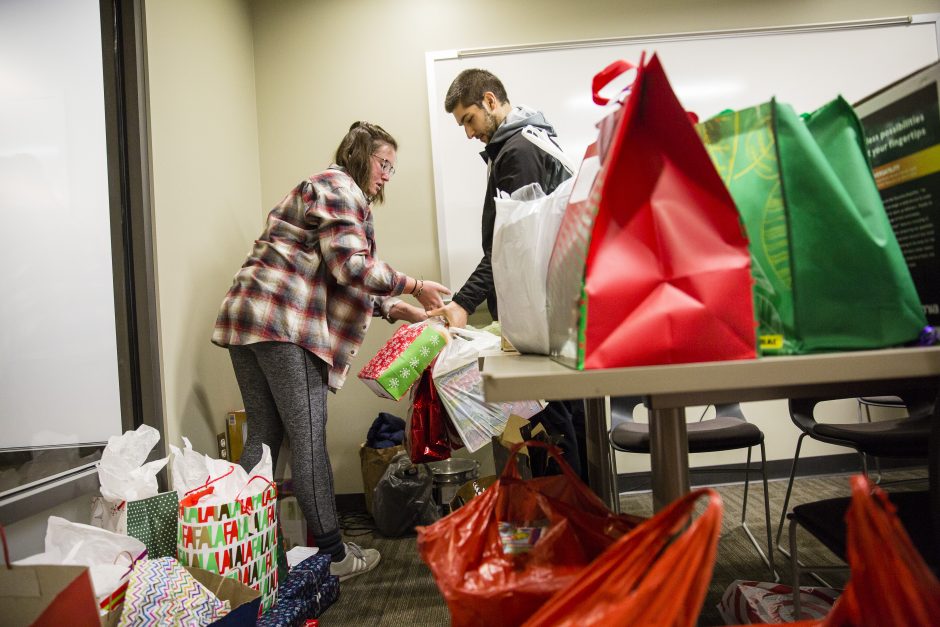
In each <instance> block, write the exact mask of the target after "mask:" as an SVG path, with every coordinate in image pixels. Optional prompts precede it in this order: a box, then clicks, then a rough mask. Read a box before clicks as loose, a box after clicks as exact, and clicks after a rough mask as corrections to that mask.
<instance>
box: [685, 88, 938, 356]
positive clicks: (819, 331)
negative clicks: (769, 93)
mask: <svg viewBox="0 0 940 627" xmlns="http://www.w3.org/2000/svg"><path fill="white" fill-rule="evenodd" d="M697 130H698V132H699V135H700V136H701V138H702V140H703V142H704V143H705V147H706V148H707V149H708V152H709V155H710V156H711V158H712V161H713V162H714V163H715V166H716V167H717V169H718V173H719V174H720V175H721V177H722V179H723V180H724V182H725V184H726V185H727V186H728V189H729V191H730V192H731V195H732V197H733V198H734V201H735V203H736V204H737V206H738V211H739V212H740V213H741V218H742V220H743V222H744V226H745V229H746V230H747V235H748V239H749V240H750V252H751V258H752V263H751V269H752V273H753V277H754V282H755V283H754V308H755V312H756V316H757V318H758V337H759V342H760V348H761V353H762V354H764V355H780V354H798V353H810V352H821V351H835V350H851V349H870V348H882V347H886V346H893V345H899V344H905V343H908V342H911V341H912V340H915V339H917V337H918V335H919V333H920V332H921V330H922V329H923V327H924V326H925V325H926V324H927V321H926V318H925V317H924V313H923V311H922V309H921V305H920V301H919V299H918V296H917V292H916V290H915V288H914V282H913V280H912V279H911V275H910V271H909V270H908V268H907V264H906V263H905V262H904V258H903V256H902V254H901V249H900V247H899V246H898V243H897V240H896V238H895V236H894V232H893V231H892V230H891V225H890V223H889V221H888V217H887V215H886V213H885V210H884V206H883V205H882V202H881V197H880V196H879V194H878V189H877V188H876V187H875V182H874V178H873V177H872V174H871V167H870V164H869V162H868V157H867V154H866V152H865V145H864V142H865V139H864V134H863V132H862V129H861V125H860V124H859V121H858V118H857V117H856V115H855V113H854V111H853V110H852V107H851V106H850V105H849V104H848V103H847V102H846V101H845V100H844V99H842V98H841V97H839V98H837V99H835V100H833V101H832V102H829V103H827V104H826V105H824V106H823V107H821V108H820V109H818V110H817V111H815V112H813V113H812V114H809V115H805V116H798V115H796V113H794V111H793V109H792V108H791V107H789V106H788V105H785V104H781V103H779V102H777V101H776V100H772V101H770V102H768V103H764V104H762V105H759V106H757V107H753V108H751V109H745V110H743V111H733V112H726V113H722V114H720V115H718V116H716V117H715V118H712V119H710V120H707V121H705V122H703V123H701V124H699V125H698V126H697Z"/></svg>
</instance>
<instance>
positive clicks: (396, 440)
mask: <svg viewBox="0 0 940 627" xmlns="http://www.w3.org/2000/svg"><path fill="white" fill-rule="evenodd" d="M404 441H405V421H404V420H402V419H401V418H399V417H398V416H393V415H392V414H388V413H386V412H384V411H383V412H380V413H379V415H378V417H376V419H375V420H373V421H372V426H371V427H369V433H368V435H366V446H368V447H370V448H389V447H392V446H398V445H399V444H401V443H402V442H404Z"/></svg>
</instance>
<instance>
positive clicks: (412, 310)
mask: <svg viewBox="0 0 940 627" xmlns="http://www.w3.org/2000/svg"><path fill="white" fill-rule="evenodd" d="M388 318H389V321H390V322H391V321H398V320H404V321H405V322H424V321H425V320H427V319H428V313H427V312H426V311H425V310H423V309H421V308H420V307H415V306H414V305H410V304H408V303H406V302H405V301H403V300H400V301H398V302H397V303H395V304H394V305H392V307H391V308H390V309H389V310H388Z"/></svg>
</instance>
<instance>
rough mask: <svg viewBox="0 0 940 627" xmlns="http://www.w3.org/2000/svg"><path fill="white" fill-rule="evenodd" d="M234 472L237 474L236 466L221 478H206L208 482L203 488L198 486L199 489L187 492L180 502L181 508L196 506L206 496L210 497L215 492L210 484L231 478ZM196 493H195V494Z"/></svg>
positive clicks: (220, 476) (230, 467)
mask: <svg viewBox="0 0 940 627" xmlns="http://www.w3.org/2000/svg"><path fill="white" fill-rule="evenodd" d="M233 472H235V466H234V465H232V466H229V467H228V472H227V473H225V474H224V475H219V476H218V477H216V478H215V479H209V478H208V477H207V478H206V482H205V483H204V484H202V485H201V486H197V487H195V488H193V489H192V490H190V491H189V492H187V493H186V494H184V495H183V498H182V500H180V507H192V506H193V505H195V504H196V503H198V502H199V500H200V499H201V498H202V497H204V496H206V495H208V494H212V493H213V492H215V488H214V487H212V486H211V485H209V484H210V483H215V482H216V481H219V480H221V479H225V478H226V477H228V476H229V475H230V474H232V473H233ZM194 493H195V494H194Z"/></svg>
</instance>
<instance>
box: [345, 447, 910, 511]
mask: <svg viewBox="0 0 940 627" xmlns="http://www.w3.org/2000/svg"><path fill="white" fill-rule="evenodd" d="M880 462H881V468H883V469H885V470H889V469H899V468H916V467H918V466H922V465H923V462H921V463H917V462H916V461H914V462H912V460H908V459H882V460H880ZM792 464H793V462H792V460H789V459H774V460H771V461H769V462H767V480H768V481H770V480H773V479H789V478H790V468H791V466H792ZM744 466H745V465H744V464H723V465H719V466H704V467H701V468H697V469H696V468H693V469H691V470H690V472H689V478H690V480H691V483H692V485H693V486H697V485H717V484H724V483H741V482H743V481H744ZM753 466H754V467H755V468H758V473H759V466H758V465H757V463H754V464H753ZM861 470H862V465H861V461H860V458H859V456H858V455H856V454H854V453H845V454H840V455H820V456H817V457H801V458H800V462H799V464H798V465H797V476H798V477H810V476H818V475H837V474H845V473H852V472H861ZM758 473H754V472H753V471H752V472H751V477H752V478H759V477H760V475H759V474H758ZM617 489H618V490H619V491H620V492H621V493H623V492H646V491H649V490H651V489H652V482H651V480H650V473H649V471H645V472H631V473H623V474H618V475H617ZM336 507H337V509H338V510H339V511H340V512H361V511H364V510H365V508H366V497H365V495H364V494H363V493H362V492H354V493H349V494H337V495H336Z"/></svg>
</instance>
